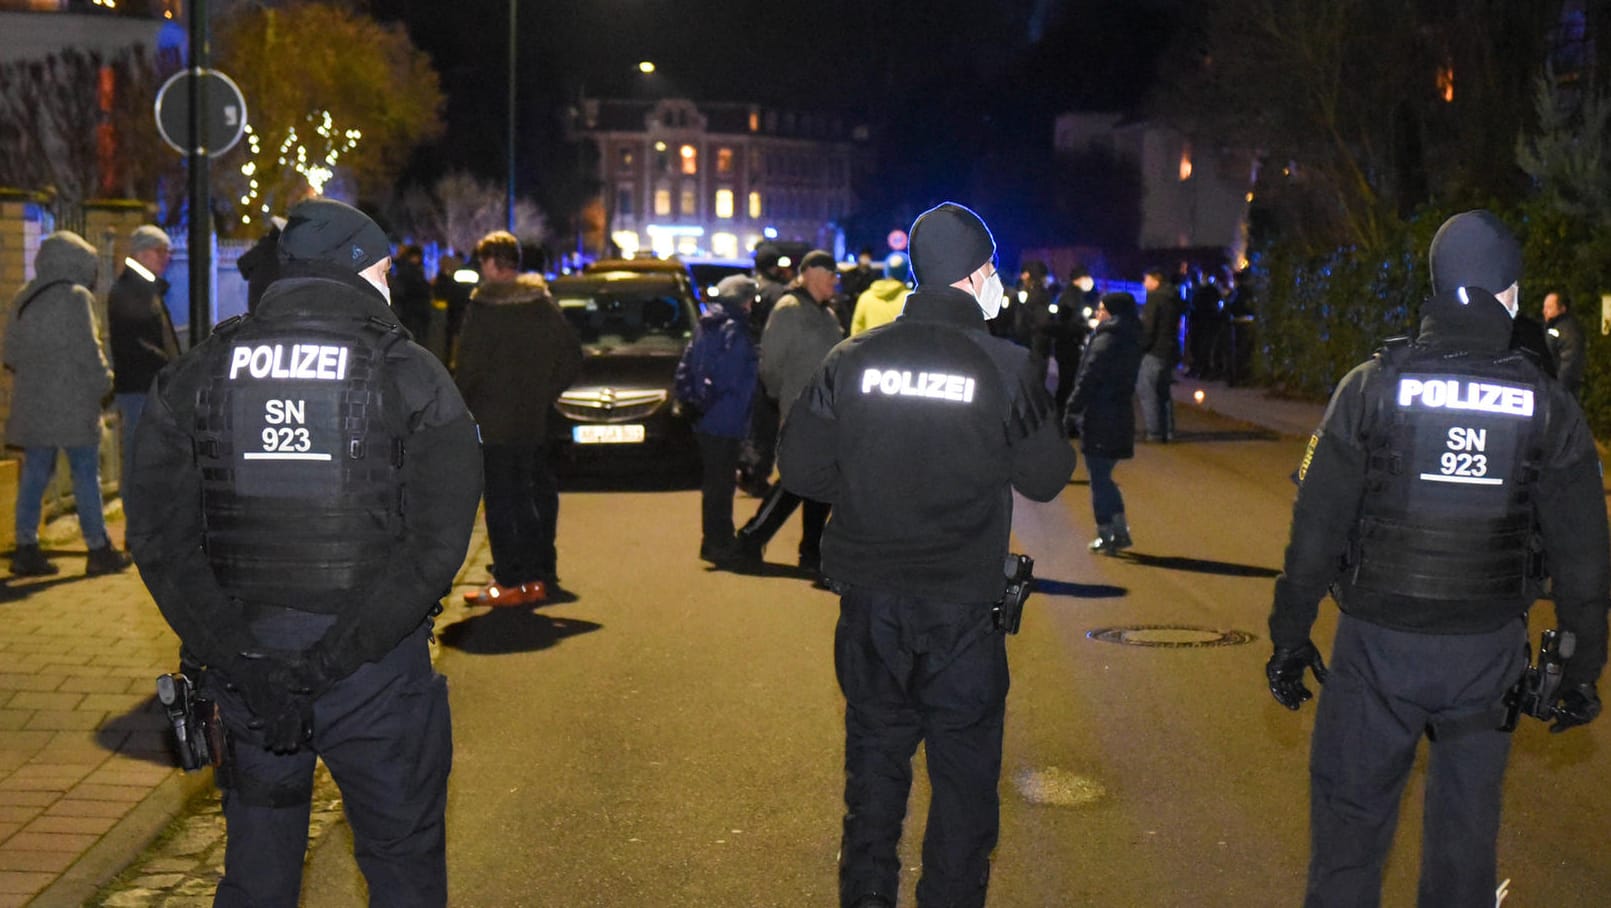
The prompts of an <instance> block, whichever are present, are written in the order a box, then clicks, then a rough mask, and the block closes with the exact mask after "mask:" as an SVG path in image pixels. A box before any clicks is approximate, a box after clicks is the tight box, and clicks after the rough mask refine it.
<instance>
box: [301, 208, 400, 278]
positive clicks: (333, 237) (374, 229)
mask: <svg viewBox="0 0 1611 908" xmlns="http://www.w3.org/2000/svg"><path fill="white" fill-rule="evenodd" d="M391 254H392V253H391V243H390V242H389V241H388V240H387V239H386V232H385V231H384V230H381V229H380V225H379V224H376V223H375V222H374V221H373V220H370V218H369V215H367V214H364V213H363V212H362V211H359V210H358V209H356V208H354V207H352V206H351V205H347V204H344V203H342V202H337V201H336V200H334V199H308V200H307V201H305V202H300V203H298V204H297V205H296V207H294V208H292V209H291V211H290V215H289V217H288V218H287V220H286V224H285V229H284V230H282V231H280V261H282V262H285V263H287V264H299V263H301V264H320V265H331V266H334V267H337V268H341V269H344V270H350V271H353V272H358V271H362V270H364V269H365V268H368V267H369V266H370V265H373V264H375V263H376V262H378V261H380V260H381V259H383V258H385V257H386V256H388V255H391Z"/></svg>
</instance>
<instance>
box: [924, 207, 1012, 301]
mask: <svg viewBox="0 0 1611 908" xmlns="http://www.w3.org/2000/svg"><path fill="white" fill-rule="evenodd" d="M910 234H911V239H910V241H909V247H908V249H907V251H908V253H909V254H910V255H911V257H912V274H913V276H914V277H915V278H916V279H917V282H918V283H919V284H933V285H939V286H943V285H947V284H954V283H956V282H957V281H960V280H962V279H963V278H965V277H967V276H968V275H970V274H972V273H973V272H975V271H977V270H978V269H979V266H980V265H983V264H984V263H985V262H988V261H990V259H991V257H992V256H994V255H995V254H996V238H995V237H993V236H991V235H990V228H989V227H986V226H985V222H984V221H983V220H982V219H980V217H979V216H978V215H977V214H974V213H973V212H972V211H971V210H969V209H968V208H966V207H964V206H962V205H958V204H957V203H955V202H941V203H940V204H938V205H936V206H934V207H933V208H930V209H929V210H928V211H925V212H923V213H922V214H920V215H918V216H917V220H915V221H913V222H912V229H911V231H910Z"/></svg>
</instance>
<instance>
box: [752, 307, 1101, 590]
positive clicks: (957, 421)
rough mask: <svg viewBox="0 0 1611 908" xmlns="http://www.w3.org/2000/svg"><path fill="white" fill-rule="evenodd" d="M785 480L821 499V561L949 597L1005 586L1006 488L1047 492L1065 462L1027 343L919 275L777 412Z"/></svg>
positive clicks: (857, 577) (1067, 453) (1042, 495)
mask: <svg viewBox="0 0 1611 908" xmlns="http://www.w3.org/2000/svg"><path fill="white" fill-rule="evenodd" d="M778 467H779V469H780V470H781V472H782V477H783V485H784V486H785V487H786V488H787V489H788V490H789V491H791V492H794V493H795V494H797V495H801V496H804V497H806V498H810V499H813V500H817V501H825V502H829V503H831V504H832V505H833V519H832V520H830V521H829V522H828V527H827V529H826V530H825V531H824V532H823V535H822V569H823V573H824V574H825V575H826V576H828V577H831V578H833V579H834V580H835V581H839V582H843V583H848V584H851V585H856V586H865V587H869V588H876V589H883V590H890V591H898V592H901V593H905V594H909V595H913V596H923V597H930V598H935V599H942V600H946V601H951V602H990V601H994V600H996V599H997V598H998V597H1000V595H1001V592H1002V590H1003V588H1004V587H1005V583H1006V582H1005V578H1004V577H1003V570H1002V566H1003V563H1004V560H1005V558H1006V555H1007V545H1008V537H1009V535H1010V533H1011V531H1012V502H1013V497H1012V492H1013V490H1017V491H1018V492H1020V493H1021V494H1023V495H1025V496H1026V497H1028V498H1031V499H1034V500H1036V501H1050V500H1051V499H1053V498H1055V497H1056V496H1057V493H1058V492H1060V491H1062V490H1063V487H1064V485H1065V484H1066V483H1067V482H1068V477H1069V474H1070V473H1071V472H1073V470H1074V450H1073V449H1072V448H1070V447H1069V445H1068V442H1067V440H1066V439H1064V438H1063V436H1062V432H1061V431H1060V427H1059V426H1058V424H1057V419H1056V416H1055V414H1054V412H1053V406H1052V402H1051V399H1050V397H1049V396H1048V395H1047V394H1046V389H1045V387H1044V386H1043V385H1042V384H1041V383H1040V382H1039V381H1038V377H1037V374H1036V370H1035V369H1034V367H1033V366H1032V365H1031V363H1030V355H1029V352H1028V351H1027V350H1025V349H1023V348H1022V347H1019V346H1017V345H1016V344H1013V343H1012V342H1011V341H1007V340H1003V339H999V338H993V337H991V336H990V335H989V333H988V332H987V331H986V330H985V322H984V317H983V315H982V314H981V313H980V311H979V305H978V303H977V302H976V301H975V300H974V298H973V297H972V296H971V295H969V294H967V293H965V292H963V291H961V290H958V289H956V288H954V287H941V288H938V289H933V290H929V289H924V288H919V289H918V290H916V291H914V292H913V293H912V295H911V296H909V297H907V299H906V309H905V311H904V312H903V313H902V315H901V317H900V318H899V319H897V320H895V321H894V322H892V323H890V324H888V325H884V326H882V327H879V328H874V329H872V330H871V331H867V332H865V333H862V334H858V335H857V336H855V337H853V338H851V339H850V340H847V341H844V342H842V343H840V344H839V345H838V346H836V347H834V348H833V350H832V351H831V352H830V353H829V354H828V357H827V359H826V360H824V361H823V363H822V365H821V367H820V368H819V369H818V370H817V371H816V374H815V376H814V377H813V378H812V380H811V383H810V384H809V385H807V386H806V389H805V391H804V393H803V394H801V396H800V398H799V400H798V401H797V403H796V406H795V407H794V409H793V410H791V411H790V413H789V418H788V420H787V421H786V422H785V423H784V426H783V434H782V437H781V440H780V441H779V448H778Z"/></svg>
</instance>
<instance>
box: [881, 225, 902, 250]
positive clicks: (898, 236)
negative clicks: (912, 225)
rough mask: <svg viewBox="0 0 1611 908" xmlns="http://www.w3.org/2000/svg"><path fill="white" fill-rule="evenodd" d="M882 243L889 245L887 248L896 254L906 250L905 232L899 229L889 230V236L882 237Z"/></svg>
mask: <svg viewBox="0 0 1611 908" xmlns="http://www.w3.org/2000/svg"><path fill="white" fill-rule="evenodd" d="M884 241H885V242H886V243H889V248H891V249H893V250H895V251H896V252H901V251H904V250H905V249H906V231H904V230H901V229H899V228H897V229H895V230H891V231H890V232H889V236H887V237H884Z"/></svg>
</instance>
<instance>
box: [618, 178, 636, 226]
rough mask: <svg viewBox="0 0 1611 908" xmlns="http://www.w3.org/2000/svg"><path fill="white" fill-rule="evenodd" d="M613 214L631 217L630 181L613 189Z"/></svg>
mask: <svg viewBox="0 0 1611 908" xmlns="http://www.w3.org/2000/svg"><path fill="white" fill-rule="evenodd" d="M615 214H616V216H617V217H623V218H629V217H632V184H631V183H625V184H623V185H621V186H620V187H619V188H617V189H616V190H615Z"/></svg>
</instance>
